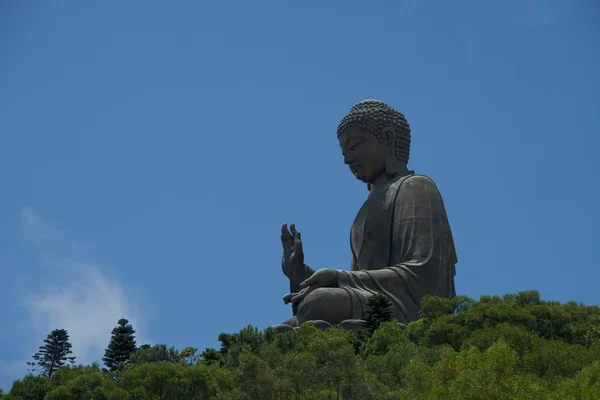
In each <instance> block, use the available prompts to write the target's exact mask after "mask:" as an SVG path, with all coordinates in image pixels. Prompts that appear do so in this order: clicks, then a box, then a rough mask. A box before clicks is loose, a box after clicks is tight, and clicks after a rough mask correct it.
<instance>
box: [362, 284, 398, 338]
mask: <svg viewBox="0 0 600 400" xmlns="http://www.w3.org/2000/svg"><path fill="white" fill-rule="evenodd" d="M367 306H368V307H369V309H368V310H367V311H366V313H365V318H364V319H365V328H367V331H368V332H369V335H372V334H373V332H375V330H376V329H377V328H379V326H380V325H381V324H382V323H384V322H387V321H393V320H394V314H393V311H392V302H391V301H390V299H388V298H387V296H386V295H384V294H383V293H377V294H374V295H373V296H371V297H369V300H368V302H367Z"/></svg>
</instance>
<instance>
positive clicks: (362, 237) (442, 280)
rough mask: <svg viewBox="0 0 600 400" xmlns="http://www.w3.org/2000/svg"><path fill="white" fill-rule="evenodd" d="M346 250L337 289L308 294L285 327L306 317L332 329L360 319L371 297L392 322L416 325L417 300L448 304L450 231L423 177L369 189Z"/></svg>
mask: <svg viewBox="0 0 600 400" xmlns="http://www.w3.org/2000/svg"><path fill="white" fill-rule="evenodd" d="M350 245H351V248H352V254H353V260H352V267H351V270H350V271H343V270H336V273H337V281H338V285H337V288H322V289H316V290H315V291H314V292H313V293H310V294H309V295H308V296H307V297H306V298H305V299H304V300H303V301H302V302H301V303H300V305H299V308H298V311H297V315H296V316H295V317H293V318H292V320H290V321H288V323H290V324H291V325H297V324H301V323H302V322H306V321H307V320H310V319H313V318H314V317H312V318H311V317H310V316H311V315H313V316H314V315H319V316H321V317H320V319H324V320H327V321H328V322H331V323H334V321H340V320H341V319H342V320H343V319H362V318H364V315H365V311H366V310H367V309H368V307H367V301H368V299H369V297H370V296H371V295H373V294H375V293H383V294H385V295H386V296H387V297H388V298H389V299H390V301H391V302H392V305H393V313H394V316H395V317H396V319H397V320H398V321H399V322H401V323H408V322H410V321H414V320H416V319H418V312H419V309H420V307H421V299H422V297H423V296H424V295H426V294H433V295H436V296H442V297H450V298H451V297H454V296H455V288H454V275H455V264H456V263H457V261H458V260H457V256H456V251H455V248H454V240H453V238H452V232H451V230H450V224H449V222H448V217H447V215H446V209H445V207H444V203H443V201H442V197H441V195H440V193H439V191H438V189H437V187H436V185H435V183H434V182H433V181H432V180H431V179H430V178H428V177H426V176H424V175H416V174H413V173H409V174H408V175H404V176H400V177H396V178H393V179H391V180H390V182H388V183H387V184H386V185H384V186H383V187H381V188H373V189H372V190H371V192H370V194H369V197H368V198H367V200H366V201H365V203H364V205H363V206H362V208H361V209H360V211H359V212H358V215H357V216H356V219H355V220H354V223H353V224H352V229H351V232H350ZM342 291H345V292H346V293H347V295H346V294H345V293H342ZM340 295H343V296H340ZM342 310H343V311H342ZM340 312H342V313H343V314H344V315H341V316H340V315H338V314H339V313H340Z"/></svg>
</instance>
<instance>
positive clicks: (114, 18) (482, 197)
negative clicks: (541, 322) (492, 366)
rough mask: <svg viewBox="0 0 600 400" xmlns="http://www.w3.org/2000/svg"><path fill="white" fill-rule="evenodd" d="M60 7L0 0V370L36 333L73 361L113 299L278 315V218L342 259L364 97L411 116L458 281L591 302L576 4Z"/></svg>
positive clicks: (592, 35)
mask: <svg viewBox="0 0 600 400" xmlns="http://www.w3.org/2000/svg"><path fill="white" fill-rule="evenodd" d="M59 3H60V4H59ZM59 3H57V2H43V1H32V2H22V1H16V0H13V1H2V2H1V3H0V21H1V23H0V183H1V185H2V191H1V194H2V195H1V196H0V268H1V271H2V279H1V281H0V285H1V290H0V304H2V307H0V320H1V321H2V325H3V328H2V330H1V332H0V387H3V388H5V389H8V388H9V386H10V383H11V381H12V379H15V378H17V377H21V376H22V375H23V374H24V373H25V372H26V365H25V361H26V360H28V359H29V358H30V356H31V355H32V354H33V353H34V352H35V351H36V350H37V347H38V346H39V345H40V344H41V342H42V340H43V338H44V337H45V336H46V335H47V334H48V333H49V332H50V330H52V329H54V328H66V329H68V331H69V333H70V334H71V339H72V343H73V345H74V350H75V356H77V357H78V360H79V361H82V362H91V361H93V360H99V359H100V358H101V356H102V353H103V349H104V348H105V347H106V344H107V343H108V340H109V337H110V331H111V329H112V328H113V326H114V325H115V324H116V322H117V320H118V319H119V318H120V317H125V318H128V319H130V320H131V321H132V323H133V324H134V327H135V328H136V329H137V331H138V336H139V341H140V342H141V343H167V344H169V345H175V346H177V347H180V348H181V347H185V346H194V347H198V348H199V349H204V348H205V347H213V346H217V345H218V342H217V336H218V335H219V333H221V332H234V331H237V330H239V329H241V328H242V327H244V326H245V325H247V324H253V325H256V326H258V327H259V328H265V327H267V326H268V325H271V324H275V323H279V322H281V321H283V320H285V319H287V318H288V317H289V316H290V313H291V311H290V307H289V306H286V305H284V304H283V301H282V297H283V295H285V294H286V293H287V289H288V283H287V281H286V278H285V277H284V276H283V274H282V272H281V269H280V257H281V244H280V242H279V230H280V226H281V224H282V223H283V222H296V224H297V227H298V229H299V230H300V231H301V232H302V236H303V240H304V243H305V252H306V260H307V263H308V264H310V265H311V266H313V267H315V268H322V267H333V268H341V269H347V268H348V267H349V265H350V249H349V229H350V225H351V223H352V221H353V219H354V216H355V214H356V212H357V211H358V208H359V207H360V205H361V204H362V202H363V201H364V199H365V198H366V196H367V190H366V188H365V186H364V185H363V184H361V183H360V182H358V181H356V180H355V179H354V177H353V176H352V175H351V173H350V172H349V171H348V170H347V168H346V167H345V165H344V164H343V162H342V156H341V153H340V150H339V148H338V144H337V140H336V135H335V130H336V126H337V124H338V122H339V120H340V119H341V118H342V117H343V115H344V114H345V113H346V112H348V111H349V109H350V107H351V106H352V105H353V104H354V103H356V102H358V101H360V100H363V99H366V98H376V99H380V100H383V101H386V102H387V103H389V104H390V105H392V106H394V107H395V108H397V109H399V110H400V111H402V112H403V113H405V115H406V116H407V118H408V121H409V123H410V124H411V127H412V133H413V146H412V152H411V163H410V167H411V168H412V169H415V170H416V171H417V172H419V173H423V174H426V175H429V176H431V177H432V178H433V179H434V180H435V181H436V183H437V184H438V186H439V188H440V190H441V192H442V195H443V196H444V200H445V203H446V207H447V210H448V214H449V218H450V222H451V225H452V228H453V232H454V236H455V241H456V246H457V250H458V257H459V264H458V265H457V276H456V285H457V291H458V293H459V294H464V295H468V296H472V297H474V298H479V296H480V295H482V294H504V293H512V292H516V291H520V290H527V289H538V290H540V292H541V293H542V296H543V297H544V298H546V299H552V300H559V301H568V300H575V301H578V302H583V303H586V304H598V303H600V294H599V293H598V291H597V282H598V279H599V278H600V273H599V272H598V270H599V268H598V267H600V263H599V261H598V257H599V255H598V251H597V249H598V248H599V247H598V240H599V239H600V236H599V235H598V230H597V229H598V226H599V223H600V211H599V210H598V208H597V207H598V197H599V196H600V191H599V189H598V183H599V182H600V161H599V159H600V158H599V157H598V147H599V146H600V139H599V138H598V134H599V133H600V113H599V110H600V82H599V81H598V80H597V77H598V74H597V71H599V70H600V47H598V46H597V43H598V37H600V36H599V28H598V27H597V25H596V26H595V25H594V24H595V22H597V21H598V17H600V7H599V6H598V4H597V3H596V2H595V1H593V0H589V1H584V0H581V1H554V0H547V1H541V0H540V1H532V0H527V1H525V0H513V1H504V2H489V1H486V2H483V1H475V0H473V1H461V2H449V1H434V2H418V1H398V2H383V1H373V2H371V3H368V5H367V3H365V2H359V1H344V2H341V1H331V2H322V3H321V2H314V1H309V2H293V3H290V2H281V1H261V2H242V1H232V2H221V3H217V2H198V1H179V2H159V1H149V0H145V1H128V2H118V3H117V2H100V3H99V2H81V1H74V0H73V1H63V2H59Z"/></svg>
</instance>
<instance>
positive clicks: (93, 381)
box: [0, 292, 600, 400]
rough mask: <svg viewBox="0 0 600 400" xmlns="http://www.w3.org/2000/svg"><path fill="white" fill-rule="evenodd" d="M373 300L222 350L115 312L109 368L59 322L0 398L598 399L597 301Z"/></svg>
mask: <svg viewBox="0 0 600 400" xmlns="http://www.w3.org/2000/svg"><path fill="white" fill-rule="evenodd" d="M374 304H375V303H374ZM373 307H375V305H374V306H373ZM377 307H380V309H372V310H371V311H372V312H371V313H370V314H369V316H370V322H369V326H368V328H369V329H366V330H365V331H361V332H358V333H354V332H348V331H343V330H340V329H329V330H327V331H320V330H318V329H316V328H314V327H312V326H303V327H301V328H300V329H299V330H298V331H296V332H286V333H279V334H276V333H274V332H273V331H271V330H266V331H264V332H260V331H258V330H257V329H255V328H253V327H247V328H244V329H242V330H241V331H240V332H238V333H235V334H221V335H220V336H219V340H220V342H221V343H222V346H221V348H220V349H206V350H204V351H198V350H197V349H196V348H192V347H188V348H185V349H179V350H178V349H175V348H172V347H168V346H167V345H154V346H149V345H142V346H139V347H138V346H137V345H136V343H135V340H134V333H135V331H134V330H133V327H131V325H129V323H128V321H127V320H124V319H122V320H120V321H118V325H117V326H116V327H115V328H114V329H113V330H112V338H111V342H110V344H108V346H107V350H106V354H105V357H104V359H103V362H104V363H105V366H106V368H103V367H102V366H100V365H98V364H94V365H89V366H81V365H79V366H73V365H71V364H70V361H71V360H72V357H73V356H76V354H75V355H71V354H70V346H67V345H66V344H65V333H66V332H63V331H64V330H56V331H53V332H52V333H51V335H49V338H48V339H47V341H46V342H45V344H44V345H43V346H42V347H41V348H40V352H38V353H36V356H37V358H36V357H34V359H33V360H34V361H32V364H33V365H31V366H30V368H32V369H35V371H33V372H31V373H30V374H29V375H26V376H25V377H24V378H23V379H21V380H18V381H15V382H14V384H13V386H12V388H11V390H10V392H9V393H8V394H4V395H0V398H2V400H43V399H46V400H59V399H60V400H63V399H64V400H67V399H69V400H71V399H72V400H75V399H86V400H87V399H90V400H104V399H110V400H146V399H148V400H149V399H161V400H167V399H168V400H180V399H181V400H193V399H222V400H225V399H286V400H287V399H315V400H322V399H374V400H382V399H478V400H479V399H488V400H492V399H561V400H562V399H599V398H600V308H598V307H596V306H585V305H581V304H576V303H572V302H570V303H566V304H560V303H558V302H552V301H542V300H540V296H539V294H538V293H537V292H522V293H519V294H516V295H506V296H503V297H489V296H484V297H482V298H481V299H480V300H479V301H474V300H471V299H468V298H464V297H457V298H455V299H454V300H449V299H442V298H435V297H427V298H425V299H424V301H423V307H422V311H421V319H419V320H418V321H416V322H413V323H411V324H409V325H408V326H407V327H406V328H402V327H399V326H397V324H395V323H393V322H384V320H385V319H387V318H388V316H389V313H386V310H385V307H387V306H386V305H385V304H383V305H382V304H381V302H380V303H379V305H377ZM110 329H111V327H107V331H110ZM52 335H54V336H52ZM57 335H58V336H57ZM53 338H54V339H53ZM59 339H60V340H62V341H60V340H59ZM67 339H68V336H67ZM67 343H68V340H67ZM48 346H50V347H48ZM52 346H54V347H52ZM61 346H62V347H61ZM52 349H53V350H52ZM61 349H62V350H61ZM61 351H62V353H61ZM58 353H61V355H60V357H58V358H57V357H55V356H54V354H58ZM60 359H62V361H60ZM44 363H45V364H44ZM25 368H26V366H24V372H25Z"/></svg>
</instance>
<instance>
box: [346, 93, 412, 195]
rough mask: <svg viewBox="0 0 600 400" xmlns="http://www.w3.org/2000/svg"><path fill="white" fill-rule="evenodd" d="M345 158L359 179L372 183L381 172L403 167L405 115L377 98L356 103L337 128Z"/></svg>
mask: <svg viewBox="0 0 600 400" xmlns="http://www.w3.org/2000/svg"><path fill="white" fill-rule="evenodd" d="M337 134H338V140H339V141H340V147H341V148H342V154H343V156H344V162H345V163H346V164H348V166H349V167H350V170H351V171H352V173H353V174H354V176H356V177H357V178H358V179H360V180H361V181H363V182H365V183H367V184H372V183H374V182H375V181H377V180H378V179H379V178H380V177H381V176H382V175H383V174H388V175H396V174H398V172H400V171H403V170H406V165H407V164H408V157H409V153H410V127H409V125H408V122H407V121H406V118H405V117H404V115H403V114H402V113H401V112H399V111H396V110H394V109H393V108H392V107H390V106H388V105H387V104H385V103H383V102H381V101H379V100H364V101H361V102H360V103H358V104H356V105H355V106H354V107H352V109H351V110H350V112H349V113H348V115H346V116H345V117H344V118H343V119H342V121H341V122H340V124H339V126H338V130H337Z"/></svg>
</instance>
